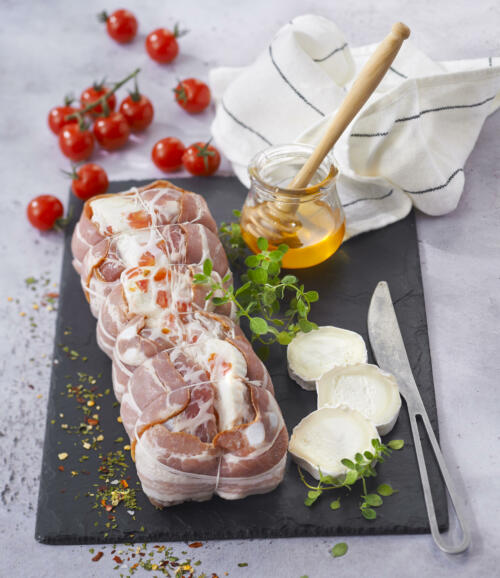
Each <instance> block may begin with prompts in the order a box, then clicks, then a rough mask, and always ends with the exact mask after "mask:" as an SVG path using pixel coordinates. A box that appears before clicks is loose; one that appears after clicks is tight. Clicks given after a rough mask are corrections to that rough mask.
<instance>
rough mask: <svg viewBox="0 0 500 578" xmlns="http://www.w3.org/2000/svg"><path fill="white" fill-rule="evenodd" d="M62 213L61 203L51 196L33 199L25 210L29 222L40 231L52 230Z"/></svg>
mask: <svg viewBox="0 0 500 578" xmlns="http://www.w3.org/2000/svg"><path fill="white" fill-rule="evenodd" d="M63 213H64V208H63V206H62V203H61V201H60V200H59V199H58V198H57V197H54V196H53V195H40V196H39V197H35V198H34V199H33V200H31V201H30V202H29V204H28V206H27V208H26V215H27V216H28V220H29V222H30V223H31V224H32V225H33V227H36V228H37V229H39V230H40V231H48V230H49V229H52V228H53V227H54V225H55V224H56V221H57V220H58V219H60V218H61V217H62V216H63Z"/></svg>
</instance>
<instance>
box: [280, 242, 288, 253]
mask: <svg viewBox="0 0 500 578" xmlns="http://www.w3.org/2000/svg"><path fill="white" fill-rule="evenodd" d="M288 249H290V247H289V246H288V245H287V244H286V243H281V245H278V251H281V252H282V253H283V254H284V253H286V252H287V251H288Z"/></svg>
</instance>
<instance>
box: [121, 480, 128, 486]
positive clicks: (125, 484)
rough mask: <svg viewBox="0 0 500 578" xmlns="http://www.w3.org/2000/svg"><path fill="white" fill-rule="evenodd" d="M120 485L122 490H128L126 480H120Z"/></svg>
mask: <svg viewBox="0 0 500 578" xmlns="http://www.w3.org/2000/svg"><path fill="white" fill-rule="evenodd" d="M120 485H121V486H122V488H128V484H127V481H126V480H121V481H120Z"/></svg>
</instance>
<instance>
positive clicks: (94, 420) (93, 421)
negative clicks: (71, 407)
mask: <svg viewBox="0 0 500 578" xmlns="http://www.w3.org/2000/svg"><path fill="white" fill-rule="evenodd" d="M87 423H88V424H89V425H97V424H98V423H99V420H98V419H94V418H93V417H89V418H87Z"/></svg>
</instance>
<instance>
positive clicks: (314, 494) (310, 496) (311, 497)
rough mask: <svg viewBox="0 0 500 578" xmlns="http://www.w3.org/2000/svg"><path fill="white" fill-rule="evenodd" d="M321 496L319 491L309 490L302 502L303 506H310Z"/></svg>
mask: <svg viewBox="0 0 500 578" xmlns="http://www.w3.org/2000/svg"><path fill="white" fill-rule="evenodd" d="M321 494H322V491H321V490H309V492H307V498H306V499H305V500H304V504H305V505H306V506H311V505H312V504H314V502H315V501H316V500H317V499H318V498H319V497H320V496H321Z"/></svg>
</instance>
